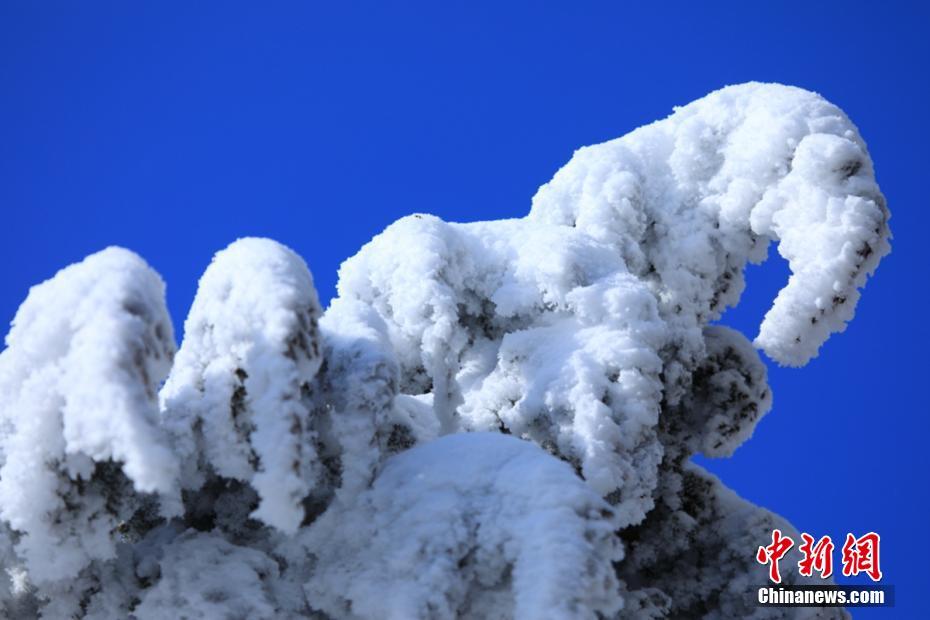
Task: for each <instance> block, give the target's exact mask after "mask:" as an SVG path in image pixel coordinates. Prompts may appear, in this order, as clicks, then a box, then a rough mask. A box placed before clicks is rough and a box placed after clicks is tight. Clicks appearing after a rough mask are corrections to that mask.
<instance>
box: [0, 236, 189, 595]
mask: <svg viewBox="0 0 930 620" xmlns="http://www.w3.org/2000/svg"><path fill="white" fill-rule="evenodd" d="M6 342H7V348H6V349H5V350H4V351H3V353H2V354H0V458H2V461H0V462H2V467H0V518H2V519H3V520H4V521H6V522H7V523H8V524H9V525H10V527H11V528H12V529H14V530H16V531H17V532H18V534H19V536H18V542H17V544H16V551H17V553H18V554H19V555H20V556H21V557H23V558H24V560H25V561H26V566H27V568H28V573H29V580H30V581H31V582H32V583H35V584H42V583H45V582H49V581H54V580H59V579H66V578H69V577H73V576H75V575H77V574H78V572H79V571H80V570H81V569H82V568H83V567H84V566H86V565H87V564H88V563H89V562H90V561H91V560H93V559H97V558H101V559H102V558H110V557H113V555H114V553H115V551H114V541H113V539H112V537H111V532H112V531H113V530H114V528H116V526H117V525H118V524H119V523H120V522H121V521H129V520H130V519H131V518H132V517H133V515H134V513H135V512H136V510H137V509H139V508H140V507H142V502H143V501H144V500H143V498H140V497H139V496H138V495H137V493H136V492H137V491H139V492H162V493H165V494H169V495H170V494H171V493H172V492H173V489H174V485H175V479H176V477H177V463H176V460H175V458H174V455H173V454H172V453H171V451H170V449H169V447H168V445H167V442H166V438H165V435H164V433H163V432H162V431H161V429H160V428H159V426H158V408H157V400H156V391H157V388H158V385H159V383H160V381H161V380H162V379H163V378H164V376H165V375H166V374H167V372H168V368H169V367H170V364H171V359H172V356H173V354H174V339H173V333H172V327H171V321H170V319H169V317H168V313H167V310H166V309H165V303H164V284H163V283H162V281H161V278H159V277H158V275H157V274H156V273H155V272H154V271H152V269H150V268H149V267H148V265H146V264H145V262H144V261H143V260H142V259H141V258H139V257H138V256H136V255H135V254H133V253H131V252H129V251H127V250H123V249H119V248H109V249H107V250H104V251H102V252H99V253H97V254H93V255H91V256H89V257H87V258H86V259H85V260H83V261H82V262H80V263H77V264H75V265H72V266H70V267H68V268H66V269H63V270H62V271H60V272H58V274H57V275H55V277H54V278H52V279H51V280H48V281H46V282H44V283H42V284H40V285H38V286H35V287H33V288H32V290H31V291H30V293H29V297H28V298H27V299H26V301H25V302H23V304H22V306H21V307H20V308H19V311H18V312H17V313H16V317H15V319H14V320H13V327H12V329H11V330H10V333H9V334H8V335H7V339H6Z"/></svg>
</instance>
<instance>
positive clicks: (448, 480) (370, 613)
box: [306, 433, 623, 620]
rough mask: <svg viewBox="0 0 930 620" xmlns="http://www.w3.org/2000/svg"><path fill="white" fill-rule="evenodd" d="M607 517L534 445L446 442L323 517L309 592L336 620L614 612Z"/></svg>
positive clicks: (390, 467)
mask: <svg viewBox="0 0 930 620" xmlns="http://www.w3.org/2000/svg"><path fill="white" fill-rule="evenodd" d="M613 516H614V515H613V512H612V511H611V509H610V507H609V506H608V505H607V504H606V503H605V502H604V500H603V499H601V498H600V497H599V496H598V495H597V493H595V492H594V491H593V490H592V489H591V488H590V487H588V486H587V485H585V484H584V482H583V481H582V480H581V479H580V478H578V477H577V476H576V475H575V474H574V472H573V471H572V469H571V468H570V467H569V466H568V465H567V464H565V463H562V462H559V461H557V460H555V459H553V458H552V457H551V456H549V455H548V454H546V453H545V452H544V451H543V450H541V449H540V448H538V447H537V446H535V445H533V444H531V443H529V442H524V441H520V440H517V439H514V438H512V437H508V436H506V435H501V434H499V433H468V434H458V435H450V436H447V437H442V438H440V439H437V440H435V441H432V442H428V443H426V444H424V445H421V446H416V447H414V448H411V449H410V450H407V451H406V452H403V453H401V454H399V455H397V456H395V457H393V458H392V459H390V460H389V461H388V462H387V465H386V466H385V468H384V470H383V471H382V472H381V474H380V475H379V476H378V478H377V480H375V483H374V485H373V486H372V488H371V489H369V490H366V491H364V492H362V493H360V494H359V495H357V496H356V497H355V498H353V501H352V502H351V503H348V504H347V505H334V506H333V508H331V509H330V511H329V512H327V513H326V514H325V515H324V516H323V517H322V518H321V520H320V522H319V525H318V526H317V527H316V528H315V529H313V530H311V533H310V537H309V539H308V540H307V541H306V544H307V545H308V548H309V549H313V553H314V554H315V555H316V556H317V558H318V561H319V567H320V569H319V570H318V571H317V573H316V574H315V575H314V576H313V578H312V579H311V580H310V582H309V584H308V585H307V594H308V597H309V599H310V600H312V601H314V602H315V603H316V604H317V605H319V606H320V608H321V609H322V610H323V611H325V612H327V613H329V614H330V615H331V616H332V617H334V618H376V617H378V618H396V619H398V620H400V619H413V618H457V617H469V618H488V617H496V618H505V617H512V618H518V619H520V618H525V619H531V618H566V619H567V618H597V617H604V616H609V615H610V614H613V613H615V612H616V611H617V610H618V609H619V608H620V607H621V605H622V601H621V599H620V596H619V585H618V583H617V580H616V577H615V575H614V569H613V562H616V561H619V560H620V559H621V557H622V555H623V554H622V551H621V549H620V546H619V541H618V540H617V539H616V537H615V536H614V535H613V533H614V529H615V523H614V518H613ZM599 614H600V615H599Z"/></svg>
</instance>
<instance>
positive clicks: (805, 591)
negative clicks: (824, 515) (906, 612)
mask: <svg viewBox="0 0 930 620" xmlns="http://www.w3.org/2000/svg"><path fill="white" fill-rule="evenodd" d="M794 546H795V541H794V539H792V538H791V537H790V536H787V535H785V534H783V533H782V531H781V530H779V529H777V528H776V529H774V530H772V540H771V543H769V544H767V545H762V546H759V548H758V550H757V551H756V561H757V562H758V563H759V564H761V565H763V566H767V567H768V573H769V575H768V576H769V580H770V581H771V582H772V583H774V584H781V583H782V574H781V570H780V565H779V563H780V562H781V561H782V560H783V559H785V556H786V555H787V554H788V552H789V551H790V550H791V549H792V548H794ZM835 549H836V545H835V544H834V543H833V539H832V538H830V536H823V537H821V538H820V539H819V540H818V539H815V538H814V537H813V536H811V535H810V534H807V533H802V534H801V540H800V544H799V545H798V547H797V551H798V552H800V560H799V561H798V562H797V566H798V571H797V572H798V574H799V575H801V576H803V577H814V576H815V574H816V575H817V576H819V577H820V578H821V579H828V578H829V577H831V576H832V575H833V570H834V568H833V566H834V564H833V559H834V557H833V556H834V550H835ZM840 562H841V568H840V572H841V573H842V574H843V576H845V577H855V576H857V575H860V574H861V575H866V576H868V577H869V579H871V580H872V581H873V582H876V583H877V582H878V581H880V580H881V579H882V569H881V536H879V535H878V534H877V533H875V532H868V533H867V534H863V535H862V536H859V537H856V536H855V535H854V534H852V533H848V534H846V540H845V541H844V542H843V546H842V548H841V550H840ZM886 595H887V596H886ZM893 600H894V590H893V588H892V587H891V586H877V585H867V586H849V585H833V584H827V585H812V584H810V583H807V584H803V585H802V584H796V585H785V586H780V587H777V588H775V587H772V586H763V587H760V588H759V592H758V603H759V604H760V605H779V606H845V605H849V606H892V605H893Z"/></svg>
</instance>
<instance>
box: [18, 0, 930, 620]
mask: <svg viewBox="0 0 930 620" xmlns="http://www.w3.org/2000/svg"><path fill="white" fill-rule="evenodd" d="M337 4H338V7H337ZM440 5H441V6H440ZM927 6H928V5H927V4H926V3H900V4H895V3H881V4H879V3H875V4H872V5H866V4H859V3H854V2H833V3H822V2H811V3H807V2H798V3H764V4H763V3H743V2H740V3H732V4H729V3H693V2H689V3H685V2H680V3H679V2H653V3H636V4H635V5H624V4H621V3H614V4H609V5H608V4H598V3H589V2H578V3H573V5H572V6H568V3H563V4H562V5H561V6H555V5H552V6H544V5H540V4H537V3H533V4H524V5H516V4H510V5H508V7H507V8H503V7H495V6H492V5H491V4H486V5H481V6H478V5H470V4H469V5H466V4H449V3H432V4H425V3H424V4H422V5H418V6H414V5H408V4H395V5H393V6H390V7H388V6H384V5H376V4H374V3H371V4H367V3H366V4H362V3H327V4H325V5H324V4H322V3H304V2H301V3H288V2H269V3H247V4H238V3H228V2H223V3H220V2H217V3H200V2H193V3H191V2H185V3H154V2H150V3H141V2H114V3H97V2H79V3H78V2H68V3H54V2H51V3H29V2H10V1H5V2H3V3H2V5H0V88H2V91H0V210H2V218H0V277H2V287H0V320H2V321H3V322H4V323H6V322H8V321H9V320H10V319H12V317H13V315H14V312H15V310H16V307H17V305H18V304H19V302H20V301H21V300H22V299H23V298H24V297H25V295H26V293H27V290H28V287H29V286H30V285H31V284H33V283H36V282H39V281H41V280H44V279H46V278H48V277H50V276H51V275H53V274H54V273H55V271H56V270H57V269H58V268H60V267H62V266H64V265H66V264H68V263H71V262H73V261H77V260H79V259H81V258H82V257H83V256H85V255H86V254H88V253H91V252H94V251H96V250H99V249H101V248H103V247H104V246H107V245H110V244H119V245H123V246H126V247H129V248H132V249H133V250H135V251H137V252H139V253H140V254H141V255H142V256H144V257H145V258H146V259H147V260H148V261H149V262H150V263H151V264H152V265H153V266H154V267H155V268H156V269H157V270H158V271H159V272H161V274H162V275H163V276H164V278H165V279H166V281H167V282H168V285H169V286H168V301H169V305H170V308H171V312H172V314H173V316H174V319H175V324H176V328H177V330H178V335H179V337H180V332H181V324H182V321H183V317H184V316H185V314H186V311H187V308H188V306H189V304H190V302H191V299H192V298H193V295H194V292H195V290H196V283H197V278H198V276H199V275H200V273H201V272H202V271H203V269H204V268H205V267H206V265H207V264H208V262H209V261H210V257H211V255H212V253H213V252H214V251H216V250H218V249H220V248H222V247H224V246H225V245H227V244H228V243H229V242H231V241H233V240H234V239H236V238H237V237H240V236H244V235H265V236H269V237H273V238H275V239H278V240H280V241H282V242H284V243H286V244H288V245H289V246H291V247H292V248H294V249H295V250H297V251H298V252H299V253H300V254H302V255H303V256H304V257H305V258H306V260H307V262H308V264H309V265H310V267H311V269H312V270H313V272H314V275H315V277H316V281H317V285H318V288H319V290H320V292H321V295H322V297H323V299H324V300H326V299H329V298H330V297H332V295H333V292H334V284H335V275H336V269H337V267H338V266H339V263H340V262H341V261H342V260H343V259H344V258H346V257H348V256H350V255H351V254H353V253H355V251H356V250H357V249H358V248H359V246H360V245H361V244H362V243H364V242H365V241H367V240H368V239H369V238H370V237H371V236H372V235H374V234H376V233H377V232H378V231H379V230H381V229H382V228H383V227H384V226H386V225H387V224H388V223H390V222H391V221H393V220H395V219H396V218H398V217H400V216H402V215H405V214H409V213H411V212H417V211H421V212H431V213H435V214H438V215H440V216H441V217H443V218H446V219H449V220H458V221H463V220H476V219H496V218H502V217H512V216H519V215H522V214H524V213H525V212H526V211H527V209H528V207H529V201H530V197H531V196H532V194H533V193H534V191H535V189H536V188H537V186H539V185H540V184H541V183H543V182H545V181H546V180H548V179H549V177H550V176H551V175H552V174H553V172H555V170H556V169H557V168H558V167H559V166H561V165H562V164H563V163H565V162H566V161H567V160H568V159H569V157H570V156H571V153H572V151H573V150H574V149H575V148H576V147H578V146H581V145H585V144H591V143H595V142H599V141H603V140H606V139H609V138H613V137H616V136H619V135H622V134H624V133H626V132H627V131H629V130H631V129H634V128H635V127H637V126H639V125H641V124H643V123H647V122H650V121H652V120H655V119H658V118H661V117H663V116H665V115H667V114H668V113H669V112H670V111H671V108H672V106H673V105H680V104H684V103H687V102H689V101H691V100H693V99H695V98H698V97H700V96H702V95H704V94H706V93H707V92H709V91H712V90H714V89H716V88H719V87H721V86H723V85H726V84H731V83H737V82H743V81H747V80H763V81H779V82H784V83H788V84H795V85H798V86H802V87H805V88H809V89H812V90H816V91H819V92H820V93H822V94H823V95H824V96H826V97H827V98H828V99H830V100H832V101H833V102H835V103H836V104H838V105H840V106H841V107H842V108H843V109H845V110H846V111H847V112H848V113H849V115H850V116H851V118H852V119H853V120H854V121H855V122H856V123H857V124H858V125H859V127H860V129H861V131H862V133H863V135H864V136H865V138H866V140H867V141H868V143H869V147H870V150H871V153H872V156H873V158H874V160H875V162H876V168H877V175H878V179H879V182H880V183H881V186H882V188H883V190H884V191H885V194H886V195H887V197H888V201H889V204H890V207H891V209H892V211H893V213H894V217H893V219H892V228H893V230H894V234H895V241H894V251H893V253H892V255H891V256H890V257H889V258H887V259H886V260H885V262H884V263H883V264H882V265H881V267H880V269H879V271H878V274H877V277H876V278H875V279H874V280H873V281H872V282H871V283H870V284H869V286H868V288H867V290H866V291H865V295H864V298H863V301H862V302H861V304H860V306H859V310H858V316H857V317H856V319H855V321H854V322H853V323H852V324H851V326H850V328H849V329H848V330H847V332H846V333H845V334H841V335H839V336H835V337H834V339H833V340H831V341H830V342H829V343H828V345H827V346H826V348H825V349H824V350H823V351H822V353H821V355H820V357H819V358H818V359H816V360H814V361H813V362H812V363H811V364H810V365H809V366H807V367H806V368H803V369H800V370H782V369H778V368H774V367H773V368H772V369H771V384H772V386H773V389H774V392H775V407H774V410H773V411H772V413H771V414H769V416H768V417H767V418H766V419H764V420H763V422H762V423H761V424H760V426H759V427H758V429H757V432H756V436H755V437H754V438H753V439H752V440H751V441H749V442H748V443H747V444H746V445H745V446H744V447H743V448H741V449H740V450H739V451H738V452H737V453H736V455H735V456H734V457H733V458H732V459H730V460H727V461H714V462H709V463H708V466H709V467H710V468H711V469H712V470H713V471H714V472H716V473H717V474H718V475H720V476H721V477H722V478H723V480H724V481H725V482H726V483H727V484H729V485H730V486H732V487H733V488H735V489H736V490H737V491H738V492H739V493H740V494H742V495H743V496H744V497H746V498H748V499H750V500H752V501H754V502H757V503H759V504H761V505H763V506H766V507H768V508H771V509H772V510H775V511H776V512H779V513H781V514H782V515H784V516H786V517H787V518H788V519H790V520H791V521H792V522H793V523H794V524H795V525H796V526H797V527H798V528H799V529H802V530H806V531H808V532H811V533H813V534H815V535H817V536H820V535H823V534H831V535H832V536H833V537H834V539H835V540H838V541H842V539H843V537H844V536H845V533H846V532H847V531H852V532H855V533H857V534H861V533H864V532H866V531H868V530H875V531H877V532H879V533H880V534H881V535H882V537H883V538H882V540H883V546H882V554H883V557H882V567H883V569H884V571H885V575H886V578H885V581H886V583H890V584H894V585H895V586H897V599H898V606H897V608H896V609H895V610H894V611H893V612H891V611H889V610H859V611H857V612H856V613H855V615H856V616H857V617H861V618H876V617H885V616H887V615H894V616H899V617H906V618H917V617H922V616H925V613H926V612H925V611H924V610H925V609H926V602H925V601H922V600H919V598H918V597H923V596H927V595H928V594H930V587H928V586H930V568H928V565H927V563H926V562H925V561H924V560H923V558H928V557H930V555H928V554H930V544H928V539H927V535H926V532H927V521H928V515H927V505H928V487H930V485H928V481H927V472H928V453H930V449H928V446H927V441H928V437H930V433H928V431H930V429H928V413H930V407H928V404H927V403H928V399H927V390H928V387H930V376H928V364H927V359H928V356H927V344H928V329H927V319H926V318H925V315H926V313H927V308H928V299H927V296H928V293H927V273H928V260H927V251H928V247H927V246H928V242H927V240H926V239H925V238H924V237H925V236H926V234H927V233H926V231H927V228H928V225H930V222H928V217H927V207H928V205H927V199H926V196H927V192H926V189H925V187H926V183H927V179H928V177H930V161H928V157H927V151H928V148H930V135H928V127H927V120H928V114H927V110H928V104H930V97H928V68H930V64H928V60H930V46H928V43H927V31H928V26H930V14H928V9H927ZM786 273H787V272H786V269H785V267H784V265H783V264H782V263H781V261H780V259H778V260H772V261H770V262H769V263H768V264H767V265H766V266H764V267H762V268H754V269H752V270H751V271H750V274H749V288H748V291H747V293H746V295H745V298H744V300H743V303H742V304H741V306H740V307H739V309H737V310H734V311H731V313H730V314H729V315H727V317H725V319H724V322H725V323H729V324H731V325H734V326H736V327H738V328H739V329H741V330H743V331H744V332H745V333H747V334H748V335H750V336H753V335H755V329H756V326H757V325H758V323H759V321H760V319H761V317H762V315H763V314H764V312H765V310H766V309H767V307H768V305H769V303H770V301H771V299H772V298H773V297H774V295H775V292H776V291H777V289H778V288H780V286H781V285H782V284H783V283H784V281H785V279H786ZM753 552H754V549H746V553H747V554H752V553H753ZM836 559H837V561H838V560H839V554H838V553H837V557H836ZM918 610H920V611H918Z"/></svg>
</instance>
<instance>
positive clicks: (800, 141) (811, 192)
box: [530, 84, 890, 366]
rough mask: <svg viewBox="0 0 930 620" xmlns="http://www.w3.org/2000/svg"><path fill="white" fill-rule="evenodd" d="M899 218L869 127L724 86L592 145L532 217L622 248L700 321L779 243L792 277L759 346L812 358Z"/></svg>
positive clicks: (801, 359)
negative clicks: (866, 132)
mask: <svg viewBox="0 0 930 620" xmlns="http://www.w3.org/2000/svg"><path fill="white" fill-rule="evenodd" d="M888 218H889V213H888V210H887V208H886V206H885V199H884V197H883V196H882V194H881V192H880V191H879V188H878V185H877V184H876V183H875V178H874V172H873V169H872V161H871V159H870V158H869V155H868V152H867V150H866V146H865V143H864V142H863V140H862V138H861V137H860V135H859V132H858V130H857V129H856V127H855V126H854V125H853V124H852V122H850V120H849V119H848V118H847V117H846V115H845V114H844V113H843V112H842V111H841V110H840V109H839V108H837V107H836V106H834V105H833V104H831V103H829V102H827V101H825V100H824V99H822V98H821V97H820V96H819V95H816V94H814V93H811V92H807V91H804V90H801V89H798V88H792V87H788V86H780V85H776V84H743V85H740V86H731V87H728V88H724V89H722V90H719V91H717V92H715V93H711V94H710V95H708V96H707V97H704V98H703V99H700V100H698V101H695V102H694V103H691V104H689V105H687V106H685V107H683V108H680V109H678V110H677V111H676V112H675V113H674V114H673V115H672V116H670V117H669V118H667V119H665V120H662V121H659V122H656V123H653V124H651V125H648V126H646V127H642V128H640V129H637V130H636V131H634V132H632V133H630V134H628V135H626V136H624V137H622V138H618V139H616V140H612V141H610V142H605V143H603V144H598V145H595V146H589V147H585V148H582V149H579V150H578V151H577V152H576V153H575V156H574V157H573V158H572V160H571V161H570V162H569V163H568V164H567V165H566V166H565V167H564V168H562V169H561V170H559V172H558V173H556V175H555V177H554V178H553V179H552V181H550V182H549V183H547V184H546V185H544V186H543V187H541V188H540V190H539V192H538V193H537V194H536V196H535V197H534V198H533V208H532V212H531V214H530V219H532V220H536V221H540V222H545V223H548V224H555V225H559V226H571V227H574V228H577V229H579V230H582V231H584V232H585V233H587V234H589V235H590V236H591V237H592V238H594V239H597V240H598V241H602V242H604V243H607V244H610V245H612V246H613V247H614V248H615V249H616V251H617V252H619V253H620V255H621V256H623V257H624V262H625V263H626V265H627V266H628V268H629V269H630V271H631V272H633V273H634V274H636V275H637V276H638V277H640V278H642V279H644V280H645V281H647V282H649V283H650V284H651V285H652V286H653V288H654V290H655V292H656V294H657V295H658V297H659V300H660V304H661V309H662V313H663V317H666V318H667V320H669V321H670V322H671V323H672V324H673V325H674V326H675V327H680V328H684V329H687V328H689V327H693V326H694V324H695V323H696V322H706V321H707V320H708V319H715V318H717V317H718V316H719V315H720V313H721V311H722V310H723V309H724V308H725V307H726V306H729V305H734V304H735V303H736V302H737V301H738V300H739V295H740V293H741V292H742V290H743V286H744V282H743V275H742V270H743V267H744V265H745V263H746V261H747V260H752V261H759V260H761V259H762V258H764V257H765V252H766V247H767V245H768V242H769V240H770V239H772V240H775V241H777V243H778V251H779V253H780V254H781V255H782V256H783V257H784V258H785V259H786V260H787V261H788V264H789V266H790V268H791V272H792V276H791V279H790V280H789V282H788V285H787V286H786V287H785V288H784V289H782V291H781V292H780V293H779V294H778V297H777V298H776V299H775V302H774V304H773V305H772V308H771V310H770V311H769V312H768V314H766V316H765V320H764V321H763V323H762V326H761V327H760V330H759V336H758V338H757V339H756V344H757V345H758V346H759V347H761V348H762V349H763V350H764V351H765V352H766V353H767V354H768V355H769V356H770V357H772V358H773V359H774V360H776V361H778V362H780V363H781V364H786V365H790V366H802V365H804V364H805V363H806V362H807V361H808V360H809V359H810V358H812V357H814V356H815V355H816V354H817V351H818V349H819V347H820V345H822V344H823V343H824V342H825V341H826V339H827V338H828V337H829V336H830V334H832V333H834V332H838V331H842V330H843V329H844V328H845V325H846V322H847V321H849V320H850V319H851V318H852V316H853V312H854V310H855V306H856V301H857V300H858V298H859V293H858V288H859V287H861V286H863V285H864V284H865V280H866V277H867V276H868V275H869V274H871V273H872V271H873V270H874V269H875V267H876V266H877V265H878V261H879V260H880V259H881V257H882V256H884V255H885V254H887V253H888V252H889V250H890V246H889V243H888V240H889V237H890V232H889V228H888Z"/></svg>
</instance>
